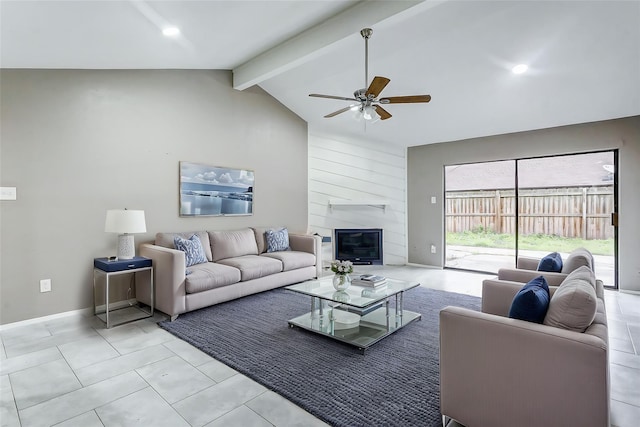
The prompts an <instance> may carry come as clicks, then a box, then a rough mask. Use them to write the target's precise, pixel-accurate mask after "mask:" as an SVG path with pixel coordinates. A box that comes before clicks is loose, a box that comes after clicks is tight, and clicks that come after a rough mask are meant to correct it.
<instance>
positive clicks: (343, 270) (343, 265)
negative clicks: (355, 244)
mask: <svg viewBox="0 0 640 427" xmlns="http://www.w3.org/2000/svg"><path fill="white" fill-rule="evenodd" d="M331 271H333V272H334V273H336V274H340V275H345V274H349V273H353V263H352V262H351V261H335V262H332V263H331Z"/></svg>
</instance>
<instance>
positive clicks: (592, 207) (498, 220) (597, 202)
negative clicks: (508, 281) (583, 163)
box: [445, 185, 614, 239]
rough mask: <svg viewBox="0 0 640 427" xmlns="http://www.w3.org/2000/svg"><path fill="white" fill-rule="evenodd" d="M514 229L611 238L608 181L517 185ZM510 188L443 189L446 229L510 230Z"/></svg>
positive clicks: (610, 188)
mask: <svg viewBox="0 0 640 427" xmlns="http://www.w3.org/2000/svg"><path fill="white" fill-rule="evenodd" d="M518 195H519V207H518V210H519V217H520V219H519V222H520V224H519V226H520V230H519V233H520V234H521V235H528V234H546V235H556V236H561V237H577V238H583V239H610V238H613V227H612V226H611V213H612V212H613V211H614V199H613V186H610V185H609V186H596V187H566V188H538V189H535V188H534V189H521V190H519V191H518ZM515 206H516V203H515V191H514V190H480V191H449V192H447V193H446V211H445V212H446V214H445V216H446V221H447V232H463V231H474V230H479V229H483V230H487V231H492V232H495V233H505V234H514V233H515Z"/></svg>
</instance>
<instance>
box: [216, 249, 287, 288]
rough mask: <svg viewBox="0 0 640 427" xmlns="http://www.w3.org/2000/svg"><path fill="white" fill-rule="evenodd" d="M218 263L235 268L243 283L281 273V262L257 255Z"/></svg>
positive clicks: (227, 259)
mask: <svg viewBox="0 0 640 427" xmlns="http://www.w3.org/2000/svg"><path fill="white" fill-rule="evenodd" d="M218 263H219V264H224V265H228V266H230V267H235V268H237V269H238V270H240V277H241V280H242V281H243V282H246V281H247V280H251V279H258V278H260V277H264V276H268V275H270V274H275V273H280V272H281V271H282V262H280V261H279V260H277V259H273V258H269V257H264V256H258V255H244V256H240V257H235V258H226V259H223V260H220V261H218Z"/></svg>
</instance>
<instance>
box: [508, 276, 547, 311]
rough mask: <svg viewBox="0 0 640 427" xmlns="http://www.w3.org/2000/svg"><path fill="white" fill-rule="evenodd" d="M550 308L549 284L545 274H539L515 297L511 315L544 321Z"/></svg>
mask: <svg viewBox="0 0 640 427" xmlns="http://www.w3.org/2000/svg"><path fill="white" fill-rule="evenodd" d="M548 308H549V286H548V285H547V281H546V280H545V278H544V277H543V276H538V277H536V278H535V279H533V280H531V281H529V282H528V283H527V284H526V285H524V286H523V287H522V289H520V290H519V291H518V293H517V294H516V296H515V297H514V298H513V302H512V303H511V308H510V309H509V317H511V318H513V319H520V320H526V321H528V322H535V323H542V322H543V321H544V318H545V315H546V314H547V309H548Z"/></svg>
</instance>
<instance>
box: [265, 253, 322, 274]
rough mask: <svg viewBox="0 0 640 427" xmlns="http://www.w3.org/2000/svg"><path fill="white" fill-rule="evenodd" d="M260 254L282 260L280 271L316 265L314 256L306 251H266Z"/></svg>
mask: <svg viewBox="0 0 640 427" xmlns="http://www.w3.org/2000/svg"><path fill="white" fill-rule="evenodd" d="M260 256H262V257H269V258H274V259H277V260H280V261H281V262H282V271H289V270H297V269H298V268H304V267H310V266H314V265H316V256H315V255H313V254H310V253H307V252H298V251H284V252H268V253H265V254H262V255H260Z"/></svg>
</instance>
